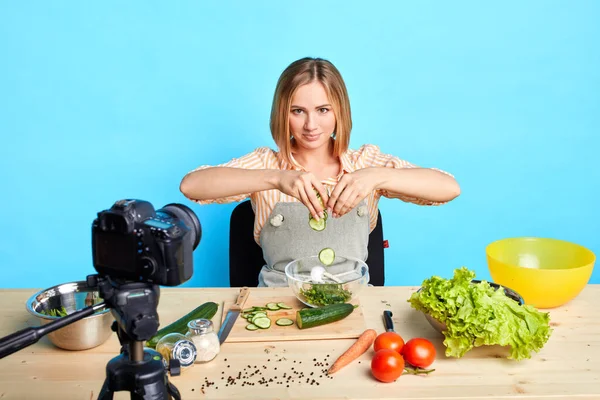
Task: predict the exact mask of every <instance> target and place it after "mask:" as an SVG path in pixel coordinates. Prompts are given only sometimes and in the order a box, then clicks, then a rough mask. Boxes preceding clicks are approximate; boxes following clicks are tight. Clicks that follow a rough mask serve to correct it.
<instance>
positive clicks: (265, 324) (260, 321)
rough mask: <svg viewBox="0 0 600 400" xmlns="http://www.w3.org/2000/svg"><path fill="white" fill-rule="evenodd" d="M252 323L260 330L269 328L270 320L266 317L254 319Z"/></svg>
mask: <svg viewBox="0 0 600 400" xmlns="http://www.w3.org/2000/svg"><path fill="white" fill-rule="evenodd" d="M252 323H253V324H254V325H256V326H258V327H259V328H260V329H268V328H269V327H270V326H271V320H270V319H269V318H267V317H261V318H256V319H255V320H253V321H252Z"/></svg>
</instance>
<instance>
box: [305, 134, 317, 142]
mask: <svg viewBox="0 0 600 400" xmlns="http://www.w3.org/2000/svg"><path fill="white" fill-rule="evenodd" d="M302 136H303V137H304V138H305V139H306V140H308V141H309V142H314V141H316V140H319V138H320V137H321V134H320V133H317V134H311V135H309V134H306V133H303V134H302Z"/></svg>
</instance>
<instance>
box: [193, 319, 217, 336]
mask: <svg viewBox="0 0 600 400" xmlns="http://www.w3.org/2000/svg"><path fill="white" fill-rule="evenodd" d="M188 328H189V330H190V332H191V333H192V334H194V335H201V334H204V333H208V332H212V331H213V323H212V321H211V320H210V319H205V318H199V319H194V320H191V321H190V322H188Z"/></svg>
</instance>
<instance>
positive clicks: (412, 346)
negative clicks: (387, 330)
mask: <svg viewBox="0 0 600 400" xmlns="http://www.w3.org/2000/svg"><path fill="white" fill-rule="evenodd" d="M402 355H403V356H404V359H405V360H406V362H407V363H409V364H410V365H412V366H414V367H418V368H427V367H429V366H430V365H431V364H433V361H434V360H435V346H434V345H433V343H431V342H430V341H429V340H427V339H423V338H414V339H410V340H409V341H408V342H406V344H405V345H404V348H403V349H402Z"/></svg>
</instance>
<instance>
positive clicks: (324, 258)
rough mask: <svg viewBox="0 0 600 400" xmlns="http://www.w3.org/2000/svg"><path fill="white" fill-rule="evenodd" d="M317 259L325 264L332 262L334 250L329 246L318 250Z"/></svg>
mask: <svg viewBox="0 0 600 400" xmlns="http://www.w3.org/2000/svg"><path fill="white" fill-rule="evenodd" d="M319 261H321V263H323V265H325V266H329V265H331V264H333V262H334V261H335V251H333V249H330V248H329V247H326V248H324V249H323V250H321V251H320V252H319Z"/></svg>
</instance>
